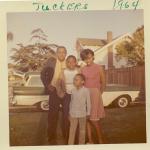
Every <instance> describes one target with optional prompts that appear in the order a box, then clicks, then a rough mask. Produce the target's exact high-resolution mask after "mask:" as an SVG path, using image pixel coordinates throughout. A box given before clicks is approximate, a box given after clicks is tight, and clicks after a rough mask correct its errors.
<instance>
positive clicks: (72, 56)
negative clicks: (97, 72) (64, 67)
mask: <svg viewBox="0 0 150 150" xmlns="http://www.w3.org/2000/svg"><path fill="white" fill-rule="evenodd" d="M70 58H73V59H74V60H75V61H77V59H76V57H75V56H74V55H69V56H68V57H67V58H66V61H68V59H70Z"/></svg>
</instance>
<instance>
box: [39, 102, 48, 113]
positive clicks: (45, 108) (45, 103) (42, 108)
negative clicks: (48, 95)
mask: <svg viewBox="0 0 150 150" xmlns="http://www.w3.org/2000/svg"><path fill="white" fill-rule="evenodd" d="M40 109H41V110H45V111H46V110H49V104H48V101H47V100H45V101H41V102H40Z"/></svg>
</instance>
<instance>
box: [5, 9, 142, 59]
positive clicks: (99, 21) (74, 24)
mask: <svg viewBox="0 0 150 150" xmlns="http://www.w3.org/2000/svg"><path fill="white" fill-rule="evenodd" d="M143 24H144V20H143V10H136V11H135V10H122V11H120V10H108V11H107V10H101V11H86V12H85V11H82V12H79V11H78V12H71V11H70V12H68V11H67V12H65V11H64V12H60V11H58V12H54V11H53V12H49V13H34V12H31V13H30V12H27V13H22V12H21V13H8V14H7V31H8V32H12V33H13V35H14V40H13V41H11V42H8V54H9V55H11V48H13V47H16V44H17V43H23V44H25V45H26V44H29V40H30V38H31V32H32V31H33V30H34V29H37V28H41V29H42V30H43V31H44V32H45V34H46V35H47V36H48V38H47V39H48V43H51V44H58V45H63V46H65V47H66V48H67V51H68V54H75V44H76V39H77V38H98V39H106V36H107V31H112V32H113V37H114V38H115V37H117V36H119V35H122V34H125V33H133V32H134V31H135V30H136V29H137V28H138V27H140V26H141V25H143ZM9 55H8V56H9ZM9 61H10V59H9Z"/></svg>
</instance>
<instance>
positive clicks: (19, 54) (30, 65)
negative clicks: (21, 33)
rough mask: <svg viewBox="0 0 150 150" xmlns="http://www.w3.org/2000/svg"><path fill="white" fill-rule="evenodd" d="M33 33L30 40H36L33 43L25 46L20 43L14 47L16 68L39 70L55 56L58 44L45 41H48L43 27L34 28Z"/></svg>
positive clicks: (24, 70)
mask: <svg viewBox="0 0 150 150" xmlns="http://www.w3.org/2000/svg"><path fill="white" fill-rule="evenodd" d="M31 35H32V37H31V39H30V41H33V40H35V41H34V43H33V44H29V45H25V46H24V45H23V44H21V43H19V44H17V46H18V48H13V49H12V51H13V52H14V53H13V55H12V56H11V59H12V60H13V62H14V63H15V69H16V70H20V71H23V72H27V71H39V70H40V69H41V67H42V66H43V64H44V63H45V61H46V60H47V59H48V58H49V57H55V51H54V48H57V45H55V44H46V43H44V41H47V36H46V35H45V34H44V32H43V31H42V29H40V28H39V29H36V30H33V31H32V32H31Z"/></svg>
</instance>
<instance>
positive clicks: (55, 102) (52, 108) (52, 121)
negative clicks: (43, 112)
mask: <svg viewBox="0 0 150 150" xmlns="http://www.w3.org/2000/svg"><path fill="white" fill-rule="evenodd" d="M59 108H60V98H59V97H58V96H57V92H56V89H55V90H54V91H50V92H49V112H48V140H49V142H50V141H55V140H56V130H57V122H58V114H59Z"/></svg>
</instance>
